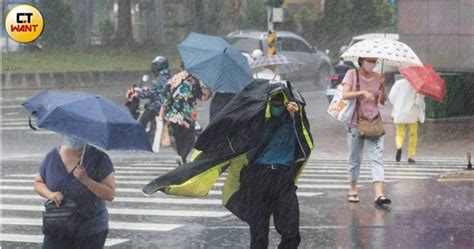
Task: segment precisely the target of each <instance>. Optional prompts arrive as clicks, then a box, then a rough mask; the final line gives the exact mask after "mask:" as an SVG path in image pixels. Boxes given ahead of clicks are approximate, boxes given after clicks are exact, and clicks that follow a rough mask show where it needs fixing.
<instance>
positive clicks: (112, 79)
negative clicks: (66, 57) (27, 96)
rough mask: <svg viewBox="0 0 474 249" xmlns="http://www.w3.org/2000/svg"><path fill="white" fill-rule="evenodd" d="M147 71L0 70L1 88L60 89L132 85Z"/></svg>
mask: <svg viewBox="0 0 474 249" xmlns="http://www.w3.org/2000/svg"><path fill="white" fill-rule="evenodd" d="M147 73H149V72H148V71H103V72H54V73H5V72H2V76H1V77H2V90H36V89H61V88H71V87H94V86H115V85H124V84H125V85H132V84H134V83H139V82H140V79H141V78H142V76H143V75H144V74H147Z"/></svg>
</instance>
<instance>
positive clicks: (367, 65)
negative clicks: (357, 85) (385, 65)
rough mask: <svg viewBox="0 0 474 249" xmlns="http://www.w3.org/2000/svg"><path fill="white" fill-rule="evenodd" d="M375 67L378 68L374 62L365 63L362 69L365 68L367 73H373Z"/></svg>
mask: <svg viewBox="0 0 474 249" xmlns="http://www.w3.org/2000/svg"><path fill="white" fill-rule="evenodd" d="M375 66H376V64H375V63H373V62H367V61H364V63H362V67H363V68H364V69H365V71H367V72H373V71H374V68H375Z"/></svg>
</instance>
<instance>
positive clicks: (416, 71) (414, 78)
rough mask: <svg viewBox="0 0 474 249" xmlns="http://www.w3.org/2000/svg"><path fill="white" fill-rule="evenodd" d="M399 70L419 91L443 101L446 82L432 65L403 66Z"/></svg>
mask: <svg viewBox="0 0 474 249" xmlns="http://www.w3.org/2000/svg"><path fill="white" fill-rule="evenodd" d="M398 71H399V72H400V73H401V74H402V75H403V76H404V77H405V78H406V79H407V80H408V81H409V82H410V83H411V84H412V85H413V87H414V88H415V90H416V91H417V92H418V93H421V94H423V95H426V96H430V97H432V98H434V99H435V100H437V101H439V102H442V101H443V99H444V95H445V93H446V84H445V82H444V80H443V79H442V78H441V77H440V76H439V74H438V73H437V72H436V71H435V70H434V68H433V67H432V66H431V65H427V64H425V65H424V66H423V67H421V66H409V67H401V68H399V69H398Z"/></svg>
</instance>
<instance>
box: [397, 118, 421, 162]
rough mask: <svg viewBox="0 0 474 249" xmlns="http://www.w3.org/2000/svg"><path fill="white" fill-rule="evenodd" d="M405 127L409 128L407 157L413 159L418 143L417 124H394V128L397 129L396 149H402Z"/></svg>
mask: <svg viewBox="0 0 474 249" xmlns="http://www.w3.org/2000/svg"><path fill="white" fill-rule="evenodd" d="M407 126H410V135H409V140H408V157H410V158H413V157H415V154H416V143H417V142H418V123H413V124H395V127H396V129H397V135H396V137H395V143H396V145H397V149H401V148H402V147H403V143H404V141H405V135H406V127H407Z"/></svg>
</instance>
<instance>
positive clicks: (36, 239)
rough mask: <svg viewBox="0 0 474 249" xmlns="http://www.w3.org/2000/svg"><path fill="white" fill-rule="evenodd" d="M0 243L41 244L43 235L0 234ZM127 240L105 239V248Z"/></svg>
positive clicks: (127, 240)
mask: <svg viewBox="0 0 474 249" xmlns="http://www.w3.org/2000/svg"><path fill="white" fill-rule="evenodd" d="M0 240H1V241H7V242H23V243H43V235H25V234H7V233H2V234H0ZM129 241H130V240H129V239H109V238H108V239H107V240H106V241H105V247H112V246H116V245H120V244H123V243H126V242H129Z"/></svg>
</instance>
